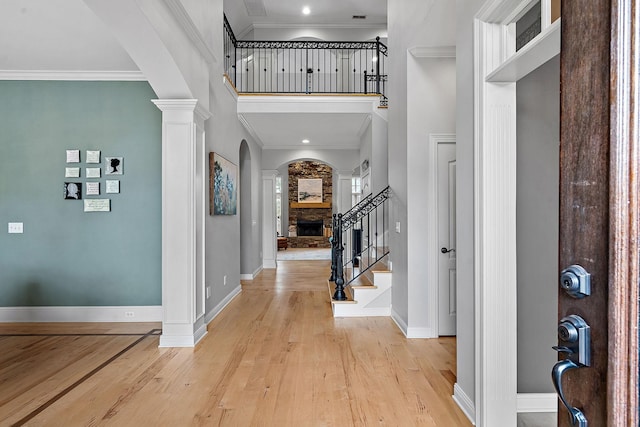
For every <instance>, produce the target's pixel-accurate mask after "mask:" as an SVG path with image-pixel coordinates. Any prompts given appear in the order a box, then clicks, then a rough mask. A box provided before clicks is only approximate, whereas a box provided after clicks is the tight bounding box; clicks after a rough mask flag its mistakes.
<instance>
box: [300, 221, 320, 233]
mask: <svg viewBox="0 0 640 427" xmlns="http://www.w3.org/2000/svg"><path fill="white" fill-rule="evenodd" d="M323 227H324V221H322V220H321V219H319V220H315V221H306V220H302V219H299V220H298V223H297V231H298V236H322V235H323V234H322V231H323V230H322V229H323Z"/></svg>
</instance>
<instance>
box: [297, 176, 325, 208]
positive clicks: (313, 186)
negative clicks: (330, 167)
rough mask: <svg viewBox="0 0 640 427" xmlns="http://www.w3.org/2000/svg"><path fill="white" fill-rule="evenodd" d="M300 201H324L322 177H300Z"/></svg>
mask: <svg viewBox="0 0 640 427" xmlns="http://www.w3.org/2000/svg"><path fill="white" fill-rule="evenodd" d="M298 203H322V178H311V179H306V178H300V179H298Z"/></svg>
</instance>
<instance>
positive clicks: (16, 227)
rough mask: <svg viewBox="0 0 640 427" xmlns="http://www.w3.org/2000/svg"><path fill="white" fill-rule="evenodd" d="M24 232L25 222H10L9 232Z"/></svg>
mask: <svg viewBox="0 0 640 427" xmlns="http://www.w3.org/2000/svg"><path fill="white" fill-rule="evenodd" d="M23 232H24V228H23V223H21V222H10V223H9V233H12V234H13V233H18V234H20V233H23Z"/></svg>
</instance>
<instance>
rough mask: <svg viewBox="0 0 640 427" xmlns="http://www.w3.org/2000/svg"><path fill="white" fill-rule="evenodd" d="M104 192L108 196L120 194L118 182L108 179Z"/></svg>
mask: <svg viewBox="0 0 640 427" xmlns="http://www.w3.org/2000/svg"><path fill="white" fill-rule="evenodd" d="M105 192H106V193H108V194H118V193H120V181H118V180H117V179H108V180H107V182H106V188H105Z"/></svg>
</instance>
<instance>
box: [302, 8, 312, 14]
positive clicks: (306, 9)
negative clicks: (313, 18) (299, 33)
mask: <svg viewBox="0 0 640 427" xmlns="http://www.w3.org/2000/svg"><path fill="white" fill-rule="evenodd" d="M310 13H311V9H309V6H305V7H303V8H302V14H303V15H308V14H310Z"/></svg>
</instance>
